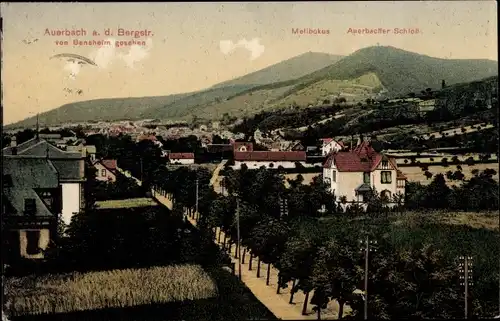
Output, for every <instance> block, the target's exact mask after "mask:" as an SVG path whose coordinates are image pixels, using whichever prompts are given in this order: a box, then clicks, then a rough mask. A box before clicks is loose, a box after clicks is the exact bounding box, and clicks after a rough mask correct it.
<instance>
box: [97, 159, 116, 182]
mask: <svg viewBox="0 0 500 321" xmlns="http://www.w3.org/2000/svg"><path fill="white" fill-rule="evenodd" d="M93 165H94V167H95V168H96V170H97V172H96V177H95V178H96V180H98V181H103V182H116V175H118V170H117V168H116V167H117V164H116V159H101V160H98V161H95V162H94V163H93Z"/></svg>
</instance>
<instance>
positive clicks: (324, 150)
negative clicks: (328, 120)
mask: <svg viewBox="0 0 500 321" xmlns="http://www.w3.org/2000/svg"><path fill="white" fill-rule="evenodd" d="M342 149H344V144H343V143H342V142H338V141H336V140H334V139H333V138H322V139H321V155H322V156H327V155H329V154H331V153H334V152H338V151H341V150H342Z"/></svg>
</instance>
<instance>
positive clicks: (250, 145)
mask: <svg viewBox="0 0 500 321" xmlns="http://www.w3.org/2000/svg"><path fill="white" fill-rule="evenodd" d="M232 144H233V148H234V150H235V151H237V150H238V149H239V148H240V147H242V146H245V147H246V149H247V152H252V151H253V143H252V142H233V143H232Z"/></svg>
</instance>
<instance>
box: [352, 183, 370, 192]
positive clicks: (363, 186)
mask: <svg viewBox="0 0 500 321" xmlns="http://www.w3.org/2000/svg"><path fill="white" fill-rule="evenodd" d="M354 190H355V191H357V192H369V191H371V190H372V188H371V186H370V185H369V184H366V183H363V184H361V185H359V186H358V187H356V188H355V189H354Z"/></svg>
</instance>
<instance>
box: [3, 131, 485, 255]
mask: <svg viewBox="0 0 500 321" xmlns="http://www.w3.org/2000/svg"><path fill="white" fill-rule="evenodd" d="M147 124H148V121H141V122H130V121H126V122H119V123H115V124H107V123H97V124H92V125H91V126H87V129H85V130H84V133H85V134H86V135H87V136H90V135H94V134H103V135H108V136H117V135H129V136H131V137H132V138H133V139H134V140H135V141H136V142H140V141H142V140H150V141H152V142H153V143H154V144H155V145H156V146H158V147H159V148H160V150H161V153H162V154H161V155H162V157H163V158H164V159H165V165H167V166H174V167H176V166H203V165H204V164H199V162H198V163H197V161H196V157H195V151H192V152H185V153H173V152H170V151H169V150H165V149H164V148H163V144H162V143H161V141H160V140H159V139H158V137H165V138H166V139H167V138H168V139H172V138H180V137H187V136H190V135H194V136H196V137H197V138H198V139H199V140H200V141H201V144H202V147H203V148H204V149H205V152H206V153H207V154H212V155H214V159H216V160H217V164H213V162H212V164H211V165H212V170H213V177H212V180H211V181H212V183H213V185H214V189H215V190H216V192H218V193H224V194H225V190H224V188H223V186H221V185H222V184H221V181H222V177H223V176H222V175H219V174H220V173H221V172H223V169H227V168H229V167H230V168H232V169H233V170H239V169H241V168H242V166H246V167H247V168H248V169H258V168H261V167H265V168H267V169H284V170H286V174H285V177H286V178H294V177H297V175H299V174H300V175H302V176H303V177H304V178H305V180H304V183H308V182H310V181H311V180H312V178H313V177H315V176H317V175H319V174H322V177H323V181H324V182H325V183H326V184H327V186H328V187H329V190H330V191H331V192H332V193H333V194H334V195H335V196H336V199H337V201H338V202H339V203H340V202H341V201H342V203H343V204H344V205H345V203H346V202H347V203H358V204H361V205H362V206H365V205H366V202H365V201H366V196H365V195H366V193H368V192H370V191H372V190H373V189H374V190H376V191H377V192H378V193H380V195H381V196H384V197H386V198H387V199H390V200H393V199H394V198H396V197H399V199H404V195H405V184H406V182H407V181H408V180H409V177H411V178H412V179H411V180H417V181H418V180H422V178H420V177H422V173H421V172H422V171H421V170H420V168H419V167H418V166H413V167H408V166H406V167H404V165H407V164H404V165H403V167H401V165H402V164H403V159H402V158H401V157H398V156H401V155H404V153H403V154H401V151H389V152H384V151H378V152H377V151H375V149H374V148H373V147H372V146H371V142H370V139H367V138H363V137H359V138H358V139H357V143H354V144H353V143H352V142H350V144H347V143H345V142H343V141H342V140H341V139H334V138H328V137H325V138H323V139H321V140H320V141H318V143H317V144H316V145H315V146H302V144H301V143H300V142H298V141H293V142H292V141H284V140H283V139H281V138H280V135H279V131H274V132H271V133H265V134H264V133H262V132H261V131H260V130H258V129H257V130H256V131H255V133H254V135H253V136H254V142H255V143H256V144H258V145H259V146H264V147H265V148H267V149H268V150H267V151H262V150H255V149H254V147H255V146H254V143H252V142H248V141H244V140H243V137H244V135H243V134H234V133H232V132H230V131H229V130H226V129H223V128H222V126H219V124H218V123H214V124H212V125H211V126H206V125H201V126H199V127H197V128H195V129H191V128H190V127H188V126H180V127H173V128H169V129H162V128H155V130H154V131H152V130H151V129H148V128H147V127H144V126H145V125H147ZM89 127H90V128H89ZM60 129H61V127H54V128H50V130H52V131H56V130H60ZM470 130H474V129H473V128H471V129H470ZM215 135H217V136H219V137H220V138H222V139H225V140H227V141H229V143H227V144H213V143H212V137H214V136H215ZM2 153H3V170H4V174H3V181H4V183H3V184H4V197H5V198H6V202H4V210H5V213H7V214H13V215H8V217H12V218H13V219H14V220H17V221H16V222H14V224H18V227H19V229H18V230H16V231H14V233H20V234H21V235H20V236H21V237H20V239H21V244H22V246H21V249H22V250H21V251H22V252H23V251H24V252H23V255H25V256H26V255H27V254H26V253H25V252H26V251H27V250H26V249H27V247H26V246H24V245H26V244H28V243H29V242H31V241H29V240H31V239H35V241H33V242H35V243H37V244H39V245H40V248H45V247H46V246H47V245H48V243H49V231H48V229H44V228H43V226H44V224H48V223H47V221H46V218H47V217H49V216H51V215H52V214H54V213H61V215H62V220H63V221H64V223H65V224H69V223H70V221H71V217H72V216H73V215H74V214H75V213H78V212H80V211H81V210H82V209H83V208H84V206H85V200H84V190H83V189H84V188H83V186H84V183H85V181H86V174H85V170H84V168H85V162H88V163H89V164H92V165H93V166H94V167H95V169H96V179H97V180H100V181H114V180H116V175H120V174H119V168H118V166H117V161H116V159H101V158H98V157H96V154H97V151H96V147H95V146H92V145H86V142H85V139H77V138H76V137H61V135H60V134H42V133H37V134H36V137H34V138H32V139H30V140H28V141H26V142H23V143H21V144H17V142H16V140H15V135H13V136H12V138H11V144H10V146H8V147H5V148H4V149H3V151H2ZM398 153H399V154H398ZM433 155H434V154H431V155H430V156H431V157H432V156H433ZM421 156H425V154H423V155H421ZM493 156H494V155H493ZM434 157H436V158H437V157H439V155H437V156H436V155H434ZM207 165H208V164H207ZM215 166H216V167H215ZM304 169H307V171H306V172H304ZM414 169H417V170H416V171H415V170H414ZM294 172H295V173H294ZM405 172H406V173H405ZM414 172H417V173H418V174H419V175H420V176H419V177H418V178H417V177H416V176H415V175H414V174H413V173H414ZM124 174H126V175H127V176H130V174H129V173H124ZM22 213H31V214H30V215H32V216H33V217H35V218H37V220H35V221H30V222H29V223H26V222H24V221H23V220H22V219H21V218H22ZM23 222H24V223H23ZM32 223H36V225H37V226H40V227H42V229H40V230H29V229H25V228H24V227H23V225H22V224H32ZM31 234H33V235H31ZM35 234H36V235H35ZM16 238H17V237H16ZM36 240H38V241H36ZM36 255H39V254H38V253H37V254H35V257H36ZM40 255H41V254H40Z"/></svg>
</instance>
